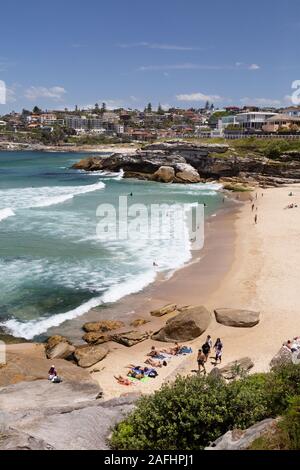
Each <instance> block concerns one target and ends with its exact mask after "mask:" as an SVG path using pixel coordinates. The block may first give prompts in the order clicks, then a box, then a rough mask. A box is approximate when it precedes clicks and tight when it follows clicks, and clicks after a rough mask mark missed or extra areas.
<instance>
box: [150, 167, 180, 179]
mask: <svg viewBox="0 0 300 470" xmlns="http://www.w3.org/2000/svg"><path fill="white" fill-rule="evenodd" d="M174 178H175V170H174V168H173V167H171V166H161V167H159V169H158V170H157V171H156V172H155V173H154V175H153V179H154V180H155V181H159V182H160V183H173V181H174Z"/></svg>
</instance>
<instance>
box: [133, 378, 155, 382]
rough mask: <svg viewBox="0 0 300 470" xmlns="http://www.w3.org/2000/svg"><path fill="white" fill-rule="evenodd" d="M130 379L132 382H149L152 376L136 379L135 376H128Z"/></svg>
mask: <svg viewBox="0 0 300 470" xmlns="http://www.w3.org/2000/svg"><path fill="white" fill-rule="evenodd" d="M128 379H129V380H131V381H132V382H148V380H150V377H143V378H142V379H136V378H135V377H128Z"/></svg>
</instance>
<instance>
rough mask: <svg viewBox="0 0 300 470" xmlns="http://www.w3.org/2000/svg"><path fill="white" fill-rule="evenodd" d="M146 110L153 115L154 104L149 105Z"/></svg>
mask: <svg viewBox="0 0 300 470" xmlns="http://www.w3.org/2000/svg"><path fill="white" fill-rule="evenodd" d="M146 109H147V113H152V104H151V103H148V104H147V108H146Z"/></svg>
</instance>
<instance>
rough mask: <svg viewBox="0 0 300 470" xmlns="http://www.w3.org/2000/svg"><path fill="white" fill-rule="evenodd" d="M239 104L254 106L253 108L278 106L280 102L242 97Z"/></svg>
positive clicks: (271, 99)
mask: <svg viewBox="0 0 300 470" xmlns="http://www.w3.org/2000/svg"><path fill="white" fill-rule="evenodd" d="M240 102H241V103H242V104H244V105H249V106H251V105H255V106H280V105H281V101H280V100H277V99H273V98H249V97H244V98H241V99H240Z"/></svg>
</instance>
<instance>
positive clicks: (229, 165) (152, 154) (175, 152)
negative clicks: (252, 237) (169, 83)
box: [73, 142, 300, 187]
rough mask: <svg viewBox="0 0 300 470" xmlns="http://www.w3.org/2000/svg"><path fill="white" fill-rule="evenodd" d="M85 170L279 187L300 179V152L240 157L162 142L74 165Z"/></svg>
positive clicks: (220, 148) (226, 150)
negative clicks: (274, 155)
mask: <svg viewBox="0 0 300 470" xmlns="http://www.w3.org/2000/svg"><path fill="white" fill-rule="evenodd" d="M73 168H75V169H82V170H85V171H99V170H104V171H120V170H123V171H124V177H125V178H138V179H144V180H150V181H159V182H164V183H199V182H205V181H214V180H217V181H219V182H221V183H224V184H225V185H226V184H239V183H242V184H245V185H249V186H255V185H257V184H260V185H262V186H266V187H267V186H278V185H281V184H285V183H293V182H298V181H299V180H300V152H298V151H287V152H285V153H282V154H281V155H279V156H277V157H276V159H275V158H267V157H265V156H263V155H260V154H258V153H257V154H256V153H251V152H249V153H246V154H244V155H239V154H238V153H237V151H236V149H234V148H231V147H230V146H229V145H226V144H205V143H203V144H202V143H201V144H196V143H189V142H171V143H168V142H162V143H156V144H150V145H146V146H145V147H143V149H142V150H136V151H135V152H134V153H132V154H127V153H126V154H125V153H113V154H112V155H109V156H106V157H105V156H104V157H103V156H102V157H99V156H90V157H87V158H85V159H83V160H81V161H79V162H78V163H76V164H75V165H73Z"/></svg>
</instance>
